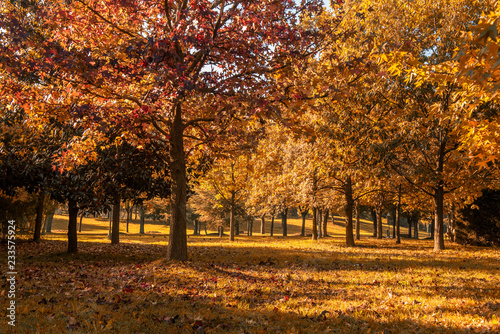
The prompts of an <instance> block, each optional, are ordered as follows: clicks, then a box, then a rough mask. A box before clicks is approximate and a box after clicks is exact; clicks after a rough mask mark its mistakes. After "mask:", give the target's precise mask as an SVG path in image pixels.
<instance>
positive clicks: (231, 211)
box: [229, 192, 235, 241]
mask: <svg viewBox="0 0 500 334" xmlns="http://www.w3.org/2000/svg"><path fill="white" fill-rule="evenodd" d="M234 232H235V226H234V192H233V193H232V194H231V203H230V209H229V241H234Z"/></svg>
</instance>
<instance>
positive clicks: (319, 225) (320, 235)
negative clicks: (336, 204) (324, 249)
mask: <svg viewBox="0 0 500 334" xmlns="http://www.w3.org/2000/svg"><path fill="white" fill-rule="evenodd" d="M322 218H323V210H321V209H318V216H317V219H318V221H317V222H316V224H318V239H321V238H323V224H321V222H322Z"/></svg>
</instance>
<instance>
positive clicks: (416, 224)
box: [412, 216, 418, 239]
mask: <svg viewBox="0 0 500 334" xmlns="http://www.w3.org/2000/svg"><path fill="white" fill-rule="evenodd" d="M412 218H413V219H412V220H413V223H414V224H415V229H414V231H415V233H413V234H414V236H415V239H418V216H412Z"/></svg>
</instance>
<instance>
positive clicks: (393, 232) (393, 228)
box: [392, 207, 396, 239]
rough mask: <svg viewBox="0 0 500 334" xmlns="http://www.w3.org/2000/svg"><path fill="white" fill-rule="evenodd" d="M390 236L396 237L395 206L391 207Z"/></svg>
mask: <svg viewBox="0 0 500 334" xmlns="http://www.w3.org/2000/svg"><path fill="white" fill-rule="evenodd" d="M392 238H393V239H395V238H396V207H394V208H393V209H392Z"/></svg>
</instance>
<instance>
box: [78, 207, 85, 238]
mask: <svg viewBox="0 0 500 334" xmlns="http://www.w3.org/2000/svg"><path fill="white" fill-rule="evenodd" d="M84 215H85V211H82V214H81V215H80V224H79V227H78V232H80V233H82V223H83V216H84Z"/></svg>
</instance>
